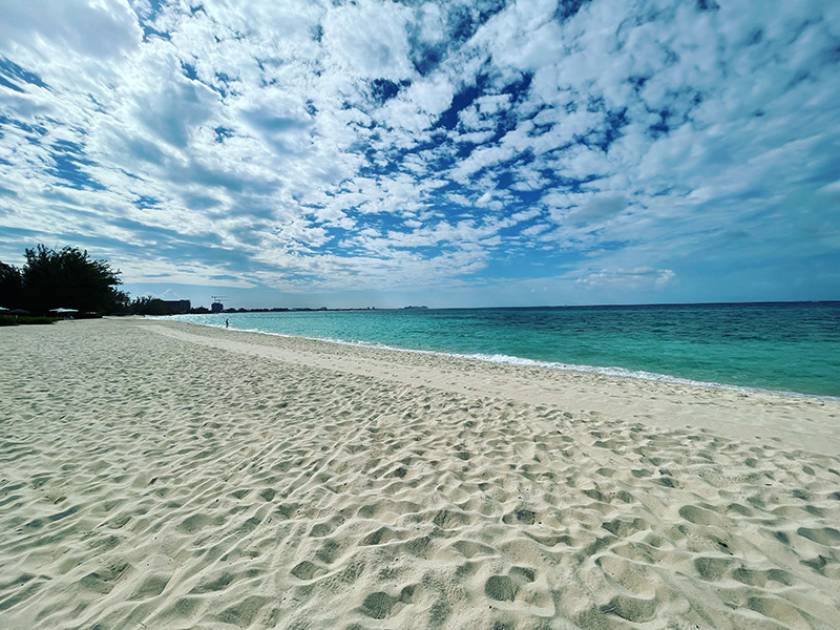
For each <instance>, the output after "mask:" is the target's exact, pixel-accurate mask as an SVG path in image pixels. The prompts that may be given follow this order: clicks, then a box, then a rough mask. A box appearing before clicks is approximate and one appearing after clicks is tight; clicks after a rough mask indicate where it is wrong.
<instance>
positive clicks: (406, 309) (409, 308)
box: [403, 306, 429, 311]
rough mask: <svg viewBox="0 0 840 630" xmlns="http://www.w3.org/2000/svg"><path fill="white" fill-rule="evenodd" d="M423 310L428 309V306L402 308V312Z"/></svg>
mask: <svg viewBox="0 0 840 630" xmlns="http://www.w3.org/2000/svg"><path fill="white" fill-rule="evenodd" d="M424 308H429V307H428V306H403V310H404V311H408V310H412V311H413V310H423V309H424Z"/></svg>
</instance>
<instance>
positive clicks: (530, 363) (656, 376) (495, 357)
mask: <svg viewBox="0 0 840 630" xmlns="http://www.w3.org/2000/svg"><path fill="white" fill-rule="evenodd" d="M581 308H583V307H581ZM360 310H361V309H360ZM144 319H147V320H154V321H161V322H167V321H169V322H176V323H179V324H184V325H187V326H197V327H199V328H215V329H218V330H225V331H228V332H233V333H252V334H256V335H268V336H271V337H281V338H286V337H288V338H292V339H305V340H307V341H317V342H322V343H332V344H337V345H346V346H350V347H359V348H372V349H374V350H388V351H392V352H410V353H417V354H431V355H435V356H440V357H443V358H453V359H466V360H471V361H483V362H487V363H497V364H503V365H512V366H521V367H532V368H541V369H547V370H558V371H561V372H574V373H579V374H596V375H599V376H605V377H609V378H617V379H625V378H626V379H639V380H644V381H656V382H664V383H673V384H675V385H686V386H689V387H699V388H703V389H724V390H732V391H736V392H744V393H757V394H761V393H766V394H776V395H779V396H784V397H787V398H806V399H815V400H826V401H837V402H840V396H832V395H828V394H811V393H807V392H797V391H793V390H786V389H773V388H770V387H758V386H748V385H734V384H732V383H719V382H715V381H703V380H696V379H691V378H685V377H682V376H676V375H673V374H665V373H660V372H650V371H646V370H631V369H629V368H623V367H619V366H597V365H581V364H575V363H563V362H561V361H543V360H539V359H530V358H527V357H519V356H512V355H507V354H492V355H491V354H482V353H463V352H447V351H444V350H427V349H422V348H407V347H400V346H393V345H388V344H381V343H375V342H369V341H351V340H346V339H334V338H331V337H312V336H307V335H294V334H290V333H279V332H270V331H266V330H259V329H257V328H235V327H231V328H226V327H225V326H222V325H219V324H202V323H198V322H193V321H186V320H181V319H178V316H177V315H176V316H174V317H173V316H146V317H145V318H144Z"/></svg>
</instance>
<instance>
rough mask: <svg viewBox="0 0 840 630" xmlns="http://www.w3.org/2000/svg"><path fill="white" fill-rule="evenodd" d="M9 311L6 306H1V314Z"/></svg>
mask: <svg viewBox="0 0 840 630" xmlns="http://www.w3.org/2000/svg"><path fill="white" fill-rule="evenodd" d="M8 310H9V309H7V308H6V307H5V306H0V313H5V312H6V311H8Z"/></svg>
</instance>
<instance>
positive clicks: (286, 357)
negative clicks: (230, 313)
mask: <svg viewBox="0 0 840 630" xmlns="http://www.w3.org/2000/svg"><path fill="white" fill-rule="evenodd" d="M139 321H144V322H149V323H148V324H147V325H148V326H152V327H154V326H158V327H160V328H161V329H163V330H158V331H157V332H160V333H163V334H170V335H172V336H175V337H176V338H180V339H182V340H186V341H190V342H193V343H203V344H207V345H210V346H212V347H217V348H220V349H224V350H228V351H231V350H233V351H237V352H241V353H245V354H251V355H252V356H260V357H267V358H272V359H274V360H280V361H293V362H296V363H298V364H301V365H312V366H318V367H324V368H327V369H332V370H337V371H344V372H349V373H353V374H358V375H363V374H369V375H374V376H377V377H382V378H385V379H388V380H393V381H397V382H400V383H403V384H407V385H408V384H411V385H415V384H423V385H426V386H430V387H433V388H435V389H442V390H445V391H451V392H457V393H459V394H463V395H478V394H482V395H486V396H493V397H501V398H508V399H515V400H518V401H521V402H526V403H542V404H546V405H555V406H562V407H566V408H568V407H570V406H571V407H572V408H575V409H579V410H583V409H584V408H586V409H590V410H596V411H598V412H599V413H602V414H605V415H607V414H613V413H615V409H616V406H617V401H621V403H620V406H621V408H622V409H623V410H624V412H625V414H627V415H630V416H631V417H633V418H642V419H644V421H645V422H650V423H652V424H653V425H655V426H659V427H661V428H664V429H675V428H682V427H683V426H685V425H690V426H696V427H699V428H701V429H706V430H710V431H715V432H717V433H719V434H721V435H725V436H727V437H730V438H736V439H745V440H753V439H756V438H757V437H759V436H763V437H770V438H774V439H780V440H782V441H784V442H786V443H788V444H790V445H796V446H799V447H801V448H804V449H806V450H809V451H811V452H820V453H835V452H837V453H840V431H838V430H837V428H838V426H840V399H832V398H822V397H816V396H809V395H794V396H790V395H787V394H785V393H781V392H777V391H774V390H761V389H746V388H745V389H740V388H737V387H731V388H730V387H703V386H698V385H695V384H694V382H690V383H687V384H686V383H680V382H672V381H664V380H648V379H634V378H627V377H623V376H613V375H606V374H600V373H595V372H582V371H575V370H556V369H549V368H544V367H539V366H530V365H516V364H505V363H496V362H490V361H481V360H478V359H474V358H472V357H468V356H467V357H462V356H453V355H450V354H440V353H436V352H433V351H429V352H426V351H415V350H403V349H390V348H383V347H380V346H374V345H368V344H355V343H352V342H351V343H336V342H332V341H324V340H321V339H311V338H307V337H303V336H296V335H280V334H273V333H264V332H262V331H257V332H250V331H243V330H232V329H225V328H223V327H216V326H205V325H201V324H195V323H192V322H180V321H176V320H168V321H164V320H150V319H144V320H139ZM185 331H189V332H185ZM395 368H398V369H397V370H396V371H395ZM447 373H449V374H457V375H458V377H457V378H455V379H451V378H444V377H442V376H441V375H442V374H447ZM651 400H657V403H656V404H655V405H653V406H654V407H655V410H654V411H653V412H651V410H650V409H649V408H648V407H649V406H650V404H651V403H650V401H651ZM733 409H734V410H735V411H736V412H737V414H736V415H737V417H738V418H739V422H737V423H734V422H731V421H730V420H729V418H730V417H731V416H732V412H733ZM780 410H784V413H782V412H781V411H780ZM790 414H799V415H800V416H802V417H804V418H807V419H808V421H807V423H796V422H794V423H791V422H790V420H789V419H788V418H789V416H790Z"/></svg>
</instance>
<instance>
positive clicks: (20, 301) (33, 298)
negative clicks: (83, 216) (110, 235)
mask: <svg viewBox="0 0 840 630" xmlns="http://www.w3.org/2000/svg"><path fill="white" fill-rule="evenodd" d="M24 256H25V262H24V264H23V266H22V267H20V268H19V267H15V266H13V265H9V264H6V263H4V262H3V261H0V306H3V307H5V308H7V309H9V310H13V311H14V310H17V311H26V312H29V313H32V314H35V315H46V314H48V313H49V312H50V310H52V309H55V308H71V309H75V310H77V311H79V313H82V314H85V313H89V314H94V313H95V314H97V315H130V314H137V315H157V314H164V313H162V312H159V311H160V310H161V305H162V304H163V301H162V300H158V299H155V298H152V297H138V298H134V299H131V297H130V296H129V294H128V293H126V292H125V291H122V290H121V289H120V285H121V284H122V281H121V280H120V273H121V272H120V271H119V270H116V269H113V268H111V265H110V264H109V263H108V262H107V261H104V260H94V259H92V258H91V257H90V256H89V254H88V252H87V250H80V249H79V248H77V247H64V248H62V249H58V250H56V249H50V248H48V247H45V246H44V245H38V246H37V247H35V248H32V249H26V250H25V254H24Z"/></svg>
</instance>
